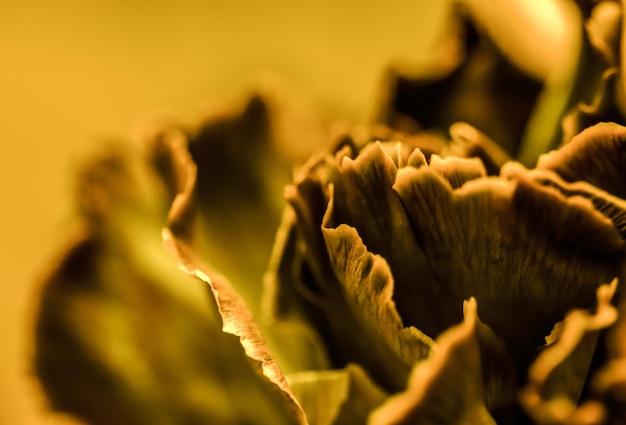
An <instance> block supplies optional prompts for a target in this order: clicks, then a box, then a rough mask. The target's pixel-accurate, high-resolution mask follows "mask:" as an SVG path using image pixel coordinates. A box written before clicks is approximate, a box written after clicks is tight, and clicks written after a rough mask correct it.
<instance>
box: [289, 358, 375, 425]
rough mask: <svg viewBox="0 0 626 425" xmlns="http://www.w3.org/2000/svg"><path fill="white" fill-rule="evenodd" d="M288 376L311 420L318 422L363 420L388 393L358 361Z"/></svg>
mask: <svg viewBox="0 0 626 425" xmlns="http://www.w3.org/2000/svg"><path fill="white" fill-rule="evenodd" d="M287 378H288V379H289V384H290V385H291V388H292V389H293V391H294V393H295V394H296V396H297V397H298V400H300V403H301V404H302V406H303V408H304V411H305V412H306V414H307V418H308V419H309V421H310V423H312V424H316V425H333V424H334V425H342V424H343V425H348V424H354V425H357V424H363V423H365V421H366V419H367V416H368V414H369V413H370V412H371V411H372V410H373V409H374V408H375V407H376V406H378V405H380V404H381V403H382V402H383V401H384V399H385V397H386V396H387V394H386V393H385V392H384V391H382V390H381V389H380V388H379V387H377V386H376V384H374V383H373V382H372V381H371V380H370V378H369V376H368V375H367V373H366V372H365V371H364V370H363V369H362V368H361V367H359V366H357V365H355V364H349V365H348V366H346V367H345V368H344V369H341V370H327V371H310V372H300V373H297V374H294V375H289V376H288V377H287Z"/></svg>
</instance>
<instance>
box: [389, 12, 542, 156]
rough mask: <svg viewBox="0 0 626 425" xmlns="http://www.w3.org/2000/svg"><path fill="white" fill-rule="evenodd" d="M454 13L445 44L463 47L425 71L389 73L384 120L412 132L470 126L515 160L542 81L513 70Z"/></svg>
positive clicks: (488, 42)
mask: <svg viewBox="0 0 626 425" xmlns="http://www.w3.org/2000/svg"><path fill="white" fill-rule="evenodd" d="M485 9H486V11H487V12H488V11H489V10H491V9H492V8H491V7H489V8H488V7H485ZM454 13H455V16H454V19H453V23H452V25H451V28H450V29H449V31H447V33H446V34H447V37H448V39H447V40H446V43H447V44H454V45H458V46H459V48H458V49H455V50H454V51H450V52H448V53H449V55H448V56H446V57H442V58H441V62H442V63H441V64H435V65H432V66H431V67H427V68H426V69H425V70H424V72H420V69H417V70H408V69H391V70H390V71H389V75H388V76H387V80H386V83H385V84H386V92H385V95H384V99H383V100H382V101H381V113H380V116H381V117H380V120H381V121H382V122H384V123H386V124H388V125H390V126H391V127H395V128H399V129H401V130H404V131H406V132H409V133H411V132H415V131H416V130H417V129H426V130H435V129H436V130H438V131H440V132H446V131H447V129H448V128H449V127H450V126H451V125H452V124H454V123H456V122H459V121H461V122H467V123H470V124H472V125H473V126H475V127H476V128H478V129H479V130H480V131H482V132H483V133H485V134H487V135H488V136H489V137H490V138H492V139H493V140H496V141H498V143H499V144H500V146H501V147H502V148H503V149H504V151H506V152H507V153H508V154H509V155H512V156H514V155H516V154H517V153H518V149H519V145H520V143H521V141H522V139H523V137H524V134H525V129H526V125H527V123H528V120H529V118H530V116H531V114H532V111H533V109H534V107H535V104H536V102H537V99H538V96H539V94H540V93H541V90H542V88H543V81H541V80H540V79H536V78H534V77H529V76H528V74H525V73H524V72H522V71H520V70H519V69H518V68H516V67H515V66H513V65H511V62H510V61H509V60H508V59H507V58H505V57H504V56H503V55H502V53H501V52H500V51H499V50H498V49H497V48H496V46H495V45H494V44H493V43H492V42H491V40H489V37H487V36H486V35H485V33H484V31H480V30H477V29H476V27H475V26H474V25H473V24H472V23H470V21H469V19H467V18H466V17H465V16H459V15H461V13H460V12H459V11H458V10H455V11H454ZM525 31H526V30H525ZM450 39H451V40H450ZM407 123H408V124H407Z"/></svg>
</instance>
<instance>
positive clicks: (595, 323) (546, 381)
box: [522, 279, 617, 424]
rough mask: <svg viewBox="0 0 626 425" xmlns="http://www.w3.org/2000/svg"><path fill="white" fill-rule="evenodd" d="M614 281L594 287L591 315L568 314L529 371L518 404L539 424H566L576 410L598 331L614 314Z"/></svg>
mask: <svg viewBox="0 0 626 425" xmlns="http://www.w3.org/2000/svg"><path fill="white" fill-rule="evenodd" d="M616 288H617V279H615V280H614V281H613V282H612V283H611V284H607V285H603V286H601V287H599V288H598V294H597V297H598V306H597V308H596V311H595V313H591V312H587V311H584V310H575V311H572V312H570V313H569V314H568V315H567V317H566V318H565V320H564V322H563V324H562V328H561V329H560V330H559V332H558V336H557V339H556V342H555V343H553V344H552V345H550V346H549V347H547V348H546V349H545V350H544V351H543V352H542V353H541V354H540V355H539V356H538V357H537V359H536V360H535V361H534V363H533V364H532V366H531V368H530V371H529V380H528V386H527V387H526V388H525V389H524V391H523V393H522V404H523V406H524V407H525V408H526V410H527V412H528V413H529V415H530V416H531V417H533V418H534V419H535V421H537V422H538V423H541V424H544V423H545V424H556V423H566V422H567V420H568V419H569V418H571V416H572V414H574V411H575V410H576V405H577V404H578V401H579V398H580V395H581V393H582V391H583V387H584V385H585V382H586V381H587V376H588V374H589V371H590V366H591V361H592V357H593V356H594V353H595V350H596V344H597V342H598V337H599V335H600V331H601V330H602V329H605V328H607V327H609V326H610V325H612V324H613V323H614V322H615V320H616V319H617V311H616V310H615V308H614V307H613V306H612V305H611V298H612V297H613V294H614V293H615V290H616Z"/></svg>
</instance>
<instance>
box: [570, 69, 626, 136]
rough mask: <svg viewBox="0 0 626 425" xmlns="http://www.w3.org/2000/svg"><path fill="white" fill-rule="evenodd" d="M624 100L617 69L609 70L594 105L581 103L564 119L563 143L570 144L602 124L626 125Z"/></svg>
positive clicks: (625, 98)
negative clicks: (580, 134)
mask: <svg viewBox="0 0 626 425" xmlns="http://www.w3.org/2000/svg"><path fill="white" fill-rule="evenodd" d="M624 100H626V97H625V96H624V93H623V87H622V81H621V79H620V74H619V72H618V70H617V68H609V69H607V70H606V71H605V72H604V74H603V75H602V82H601V86H600V88H599V89H598V92H597V93H596V96H595V98H594V100H593V103H592V104H590V105H587V104H585V103H580V104H578V105H576V106H575V107H574V109H573V110H572V111H570V112H569V113H568V114H567V115H566V116H565V117H564V118H563V143H568V142H569V141H570V140H572V139H573V138H574V136H576V135H577V134H579V133H580V132H582V131H583V130H585V129H586V128H587V127H591V126H593V125H595V124H598V123H600V122H614V123H617V124H626V116H625V115H624V106H623V105H624Z"/></svg>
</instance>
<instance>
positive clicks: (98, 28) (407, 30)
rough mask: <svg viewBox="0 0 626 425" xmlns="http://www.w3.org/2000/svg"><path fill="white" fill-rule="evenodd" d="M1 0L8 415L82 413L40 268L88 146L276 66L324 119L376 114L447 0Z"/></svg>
mask: <svg viewBox="0 0 626 425" xmlns="http://www.w3.org/2000/svg"><path fill="white" fill-rule="evenodd" d="M389 4H390V3H389V2H383V1H382V0H372V1H356V0H349V1H343V2H335V1H330V0H316V1H314V2H313V1H311V2H306V3H304V2H291V1H287V0H279V1H254V0H236V1H232V2H228V3H227V2H217V1H215V0H213V1H205V2H201V1H197V0H183V1H178V2H166V1H163V0H158V1H152V2H148V1H140V0H136V1H133V0H131V1H121V0H112V1H108V2H84V1H71V0H61V1H58V2H45V1H39V2H37V1H30V2H15V1H11V0H7V1H2V2H1V3H0V58H1V59H0V117H1V118H0V128H1V134H2V148H3V153H2V155H0V172H1V173H2V174H1V176H0V182H1V183H0V184H1V185H2V186H1V189H2V199H3V200H2V213H1V218H2V219H1V220H0V223H1V226H2V243H1V244H0V270H1V272H2V275H1V276H2V279H1V293H0V300H1V301H0V302H1V309H0V311H1V314H2V320H1V321H0V329H1V335H2V349H1V350H0V423H3V424H16V425H20V424H28V425H30V424H42V423H45V424H60V423H71V421H69V420H67V419H64V418H62V417H60V416H58V415H52V414H50V413H46V412H45V403H44V401H43V399H42V397H41V395H39V394H38V393H37V386H36V385H35V384H34V380H33V379H32V378H30V376H31V375H30V369H29V368H30V365H29V356H30V352H29V350H30V343H31V339H30V338H31V336H32V332H31V330H30V326H31V321H32V317H31V315H32V311H33V307H35V305H36V304H35V303H36V297H37V288H38V286H37V284H38V279H39V278H40V276H41V275H42V274H43V273H45V271H46V270H47V267H50V265H51V264H52V262H53V261H54V258H55V254H56V253H57V252H58V251H59V249H60V248H61V246H62V244H63V241H64V236H65V233H64V231H65V230H66V228H67V226H68V223H69V218H70V213H71V210H72V205H71V202H72V201H71V183H72V176H73V173H74V171H75V168H76V165H77V163H78V161H79V159H80V157H81V156H82V155H84V154H85V153H86V152H89V151H92V150H93V148H94V146H95V145H96V144H98V143H99V142H101V140H102V139H103V138H107V137H122V138H132V135H133V130H134V129H135V128H136V126H137V125H138V124H140V123H141V122H142V121H145V120H146V119H149V118H151V117H159V116H166V117H167V116H171V117H174V118H177V119H181V120H184V121H191V120H193V119H194V117H196V116H197V115H199V114H202V113H203V111H204V108H205V107H206V105H210V104H215V103H219V102H222V101H223V102H229V101H233V100H237V99H242V98H243V97H244V96H245V94H246V93H247V90H248V89H249V88H250V87H251V86H252V84H253V83H254V82H255V81H257V80H258V79H259V76H263V78H267V75H271V76H272V78H273V79H275V80H278V81H280V82H281V84H282V85H283V86H284V87H287V88H288V91H290V92H292V93H293V94H295V96H297V97H298V98H299V99H302V100H303V102H304V103H305V104H306V107H310V108H311V110H313V111H314V112H315V113H319V114H321V116H322V118H324V119H326V120H334V119H339V118H340V119H342V120H344V121H348V122H357V123H358V122H364V121H367V120H368V119H369V118H370V114H371V113H372V110H373V103H374V101H375V99H376V96H377V95H378V91H379V89H380V79H381V76H382V71H383V69H384V67H385V66H387V65H389V64H390V63H391V62H394V61H399V60H401V61H403V62H420V61H421V60H423V59H424V58H426V57H428V54H429V53H430V52H429V49H430V48H431V46H432V45H433V41H434V40H435V39H436V37H437V34H438V30H439V29H440V26H439V25H438V23H439V21H438V17H440V16H443V13H442V12H443V11H444V10H445V8H446V7H447V2H444V1H441V2H430V1H428V2H427V1H415V0H412V1H408V0H402V1H398V2H394V4H393V7H390V6H389Z"/></svg>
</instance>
